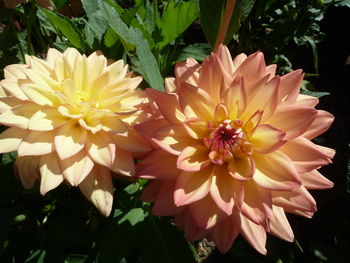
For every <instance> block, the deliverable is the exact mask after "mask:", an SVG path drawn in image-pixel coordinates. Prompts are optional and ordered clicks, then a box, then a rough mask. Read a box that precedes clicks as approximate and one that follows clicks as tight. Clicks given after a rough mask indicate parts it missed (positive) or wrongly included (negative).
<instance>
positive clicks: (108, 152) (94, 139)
mask: <svg viewBox="0 0 350 263" xmlns="http://www.w3.org/2000/svg"><path fill="white" fill-rule="evenodd" d="M86 146H87V150H88V153H89V156H90V157H91V159H92V160H93V161H94V162H96V163H98V164H101V165H104V166H106V167H112V165H113V162H114V159H115V151H116V145H115V144H114V143H113V142H112V140H111V138H110V137H109V136H108V135H107V134H105V133H104V132H99V133H96V134H88V139H87V142H86Z"/></svg>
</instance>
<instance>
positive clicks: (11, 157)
mask: <svg viewBox="0 0 350 263" xmlns="http://www.w3.org/2000/svg"><path fill="white" fill-rule="evenodd" d="M16 158H17V152H10V153H4V154H3V155H2V157H1V165H6V164H9V163H12V162H14V161H15V160H16Z"/></svg>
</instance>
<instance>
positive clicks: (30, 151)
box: [17, 131, 55, 156]
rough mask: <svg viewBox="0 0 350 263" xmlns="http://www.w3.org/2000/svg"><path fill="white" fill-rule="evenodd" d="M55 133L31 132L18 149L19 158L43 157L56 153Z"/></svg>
mask: <svg viewBox="0 0 350 263" xmlns="http://www.w3.org/2000/svg"><path fill="white" fill-rule="evenodd" d="M54 136H55V131H45V132H41V131H31V132H29V133H28V134H27V136H25V137H24V138H23V140H22V142H21V144H20V145H19V147H18V150H17V151H18V156H25V155H43V154H48V153H51V152H53V151H54V145H53V141H54Z"/></svg>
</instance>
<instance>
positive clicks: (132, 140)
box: [111, 128, 151, 153]
mask: <svg viewBox="0 0 350 263" xmlns="http://www.w3.org/2000/svg"><path fill="white" fill-rule="evenodd" d="M111 138H112V140H113V142H114V143H115V144H116V145H117V147H120V148H122V149H123V150H125V151H129V152H132V153H147V152H149V151H150V150H151V147H150V145H149V144H148V143H147V141H146V140H145V139H144V138H142V137H141V136H140V135H139V134H138V133H137V132H136V130H135V129H133V128H129V130H128V132H127V133H125V134H116V135H113V136H111Z"/></svg>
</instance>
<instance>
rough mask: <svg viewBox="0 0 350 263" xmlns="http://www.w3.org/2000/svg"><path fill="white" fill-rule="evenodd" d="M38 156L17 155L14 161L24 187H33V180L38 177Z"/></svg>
mask: <svg viewBox="0 0 350 263" xmlns="http://www.w3.org/2000/svg"><path fill="white" fill-rule="evenodd" d="M39 161H40V158H37V157H32V156H24V157H18V158H17V159H16V162H15V168H16V170H15V171H16V172H18V175H19V179H20V180H21V183H22V185H23V187H24V188H25V189H30V188H32V187H33V185H34V183H35V181H36V180H37V179H39V178H40V174H39Z"/></svg>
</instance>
